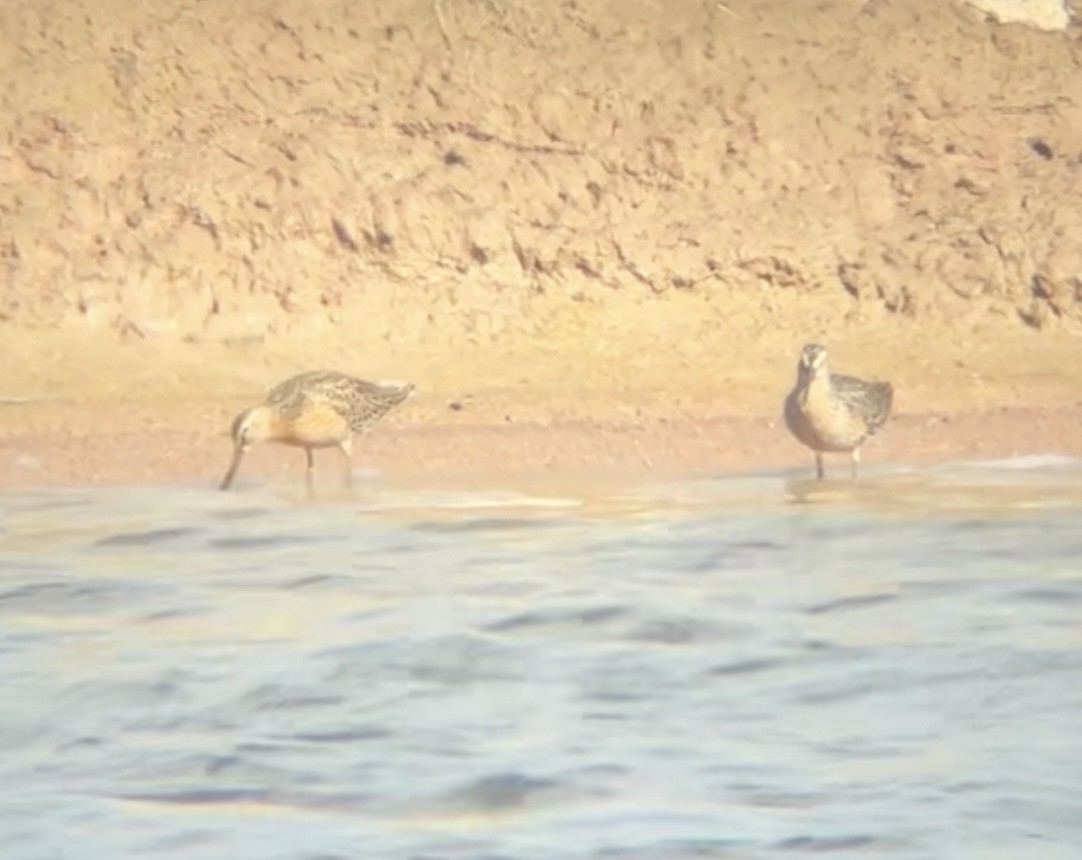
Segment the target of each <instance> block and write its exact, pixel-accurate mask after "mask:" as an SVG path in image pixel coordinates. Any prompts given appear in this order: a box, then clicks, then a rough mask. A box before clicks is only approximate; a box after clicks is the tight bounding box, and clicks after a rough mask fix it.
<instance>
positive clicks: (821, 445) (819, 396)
mask: <svg viewBox="0 0 1082 860" xmlns="http://www.w3.org/2000/svg"><path fill="white" fill-rule="evenodd" d="M893 400H894V388H893V386H892V385H891V384H890V383H889V382H869V381H866V380H864V379H857V378H856V377H855V376H842V375H841V374H837V373H831V372H830V367H829V365H828V364H827V351H826V349H824V348H823V347H821V346H820V345H819V344H817V343H809V344H807V345H806V346H805V347H804V348H803V349H802V350H801V352H800V362H799V363H798V364H797V377H796V385H794V386H793V390H792V391H790V392H789V396H788V397H786V398H785V424H786V426H787V427H788V428H789V432H791V433H792V434H793V435H794V436H795V437H796V438H797V439H798V440H799V441H800V442H801V443H802V444H804V445H806V446H807V447H808V448H810V449H811V450H812V451H814V452H815V474H816V477H817V478H820V479H821V478H822V477H823V454H824V453H827V452H832V453H833V452H842V451H848V452H849V453H850V455H851V456H852V459H853V479H854V480H855V479H856V477H857V464H858V463H859V462H860V446H861V445H862V444H863V443H864V441H865V440H866V439H867V438H868V437H869V436H872V435H874V434H875V432H876V431H877V430H879V428H880V427H882V426H883V425H884V424H886V423H887V419H889V418H890V410H891V405H892V403H893Z"/></svg>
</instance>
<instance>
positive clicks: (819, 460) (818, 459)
mask: <svg viewBox="0 0 1082 860" xmlns="http://www.w3.org/2000/svg"><path fill="white" fill-rule="evenodd" d="M815 477H817V478H818V479H819V480H820V481H821V480H823V455H822V454H820V453H819V452H818V451H816V452H815Z"/></svg>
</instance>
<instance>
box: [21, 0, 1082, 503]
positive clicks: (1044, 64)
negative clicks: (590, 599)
mask: <svg viewBox="0 0 1082 860" xmlns="http://www.w3.org/2000/svg"><path fill="white" fill-rule="evenodd" d="M0 73H2V74H3V80H4V82H5V86H4V88H3V89H2V90H0V349H2V361H0V396H2V397H5V398H9V399H18V398H32V399H35V400H34V402H30V403H15V404H11V403H8V404H6V405H0V481H4V482H11V481H18V482H24V481H25V482H35V481H47V482H56V481H84V480H106V481H107V480H129V479H135V478H148V479H158V478H165V477H168V478H177V479H182V478H184V477H185V476H189V477H191V479H192V480H197V481H198V480H204V479H207V480H210V479H211V478H213V477H216V476H214V475H213V472H214V471H216V470H217V469H218V468H219V466H224V463H222V464H219V462H218V461H219V459H220V458H221V457H222V456H224V451H223V450H222V446H223V445H225V444H226V443H225V440H224V439H223V438H222V437H221V434H222V433H223V432H224V429H225V426H226V425H227V423H228V419H229V417H230V416H231V415H232V414H233V413H234V412H235V411H236V410H237V409H239V408H240V407H242V406H244V405H246V403H248V402H250V401H252V400H253V399H257V398H258V397H259V396H260V395H261V393H262V392H263V390H265V388H266V387H267V386H268V385H270V384H271V383H273V382H274V381H276V380H277V379H279V378H281V377H283V376H285V375H288V374H291V373H293V372H296V371H298V370H303V369H311V368H313V367H335V368H338V369H342V370H349V371H353V372H356V373H358V374H359V375H362V376H369V377H374V378H379V377H392V378H406V379H410V380H412V381H414V382H416V383H417V384H418V385H419V388H420V391H421V393H420V394H419V395H418V397H417V398H415V400H413V401H411V403H410V404H408V405H407V406H406V407H404V408H403V410H402V411H401V412H400V413H399V414H398V415H396V416H395V418H394V420H393V421H392V422H389V423H388V425H387V426H386V427H385V428H383V429H380V430H377V431H376V432H375V433H374V434H373V436H372V437H371V445H370V447H367V448H365V447H363V446H362V447H361V449H360V450H361V451H362V452H365V453H363V454H360V456H359V459H360V460H362V462H363V461H365V460H366V459H371V460H373V461H375V462H379V463H382V464H384V465H387V466H388V467H389V468H397V469H399V470H401V471H404V472H409V471H415V472H417V473H418V474H421V473H432V474H435V473H442V474H445V475H452V474H453V475H465V474H467V473H475V472H477V471H479V470H484V469H486V468H487V469H494V468H495V469H511V470H516V469H527V468H534V467H548V468H557V467H560V466H567V467H569V468H587V467H589V466H591V465H597V466H599V467H605V466H607V465H618V464H623V465H625V466H634V467H638V466H640V465H641V466H644V467H650V466H652V467H654V468H673V469H680V468H688V469H690V468H692V467H694V468H695V469H700V470H701V469H704V468H706V469H709V468H712V467H720V466H723V465H724V466H726V467H737V468H738V467H742V466H743V467H750V466H754V465H756V464H767V463H782V462H792V463H804V462H806V461H805V459H804V458H805V454H804V452H802V451H800V450H799V449H798V448H797V447H796V446H795V444H794V443H793V442H792V441H791V440H789V439H788V438H787V437H786V436H785V433H784V430H783V429H782V428H780V427H779V426H778V424H777V413H778V409H779V406H780V402H781V398H782V397H783V396H784V394H785V391H786V389H787V387H788V386H789V385H790V383H791V378H792V374H793V364H794V361H795V356H796V352H797V350H798V349H799V347H800V345H801V344H802V343H803V342H804V341H806V340H810V339H816V340H820V341H822V342H824V343H826V344H827V345H828V346H830V347H831V349H832V351H833V352H834V354H835V355H836V364H837V366H838V367H839V368H840V369H842V370H845V371H848V372H856V373H861V374H865V375H868V376H876V377H880V378H890V379H892V380H893V381H894V382H895V385H896V388H897V391H898V395H897V405H898V411H899V413H900V417H899V419H898V421H897V422H895V424H894V425H892V429H891V431H890V432H889V433H888V435H887V437H886V438H884V439H883V440H882V441H881V443H880V448H879V450H880V456H882V457H884V458H890V459H896V460H907V459H910V460H928V459H936V458H949V457H952V456H959V455H967V454H980V455H996V454H1008V453H1017V452H1022V451H1026V450H1060V451H1064V452H1068V453H1082V439H1080V438H1079V437H1080V436H1082V409H1080V407H1079V404H1080V403H1082V381H1080V380H1082V206H1080V205H1079V201H1082V144H1080V141H1082V41H1080V38H1079V33H1078V32H1077V30H1075V29H1072V30H1069V31H1068V32H1066V33H1046V32H1039V31H1036V30H1032V29H1029V28H1026V27H1024V26H1021V25H1000V24H996V23H994V22H993V21H991V20H989V19H987V18H986V17H985V16H984V15H982V14H981V13H979V12H977V11H976V10H974V9H972V8H971V7H969V6H967V5H964V4H960V3H953V2H947V0H872V2H867V3H861V2H858V0H844V2H843V0H837V2H832V0H826V2H815V3H813V2H805V0H754V2H752V0H744V2H739V0H729V2H726V3H724V4H721V3H715V2H690V0H669V2H664V3H662V2H645V0H563V2H548V3H541V2H536V0H436V2H434V0H425V2H411V0H363V2H356V3H341V2H334V3H330V2H320V0H304V2H301V0H297V2H258V3H257V2H254V0H238V2H229V3H197V2H175V0H163V2H157V3H139V4H136V3H130V4H114V3H107V2H105V0H57V2H54V3H51V4H42V3H40V2H37V0H9V2H6V3H4V4H2V5H0ZM37 398H47V399H45V400H42V401H41V402H37V400H36V399H37ZM451 404H454V405H455V407H461V408H454V409H452V408H451ZM261 456H263V459H262V461H260V460H259V458H258V457H257V458H255V460H254V461H253V462H254V463H255V465H254V466H253V468H254V469H258V468H261V467H260V462H262V468H264V470H266V469H271V468H274V466H273V464H274V463H278V464H280V465H279V466H278V468H281V469H284V470H285V469H296V468H297V467H298V466H299V462H297V461H299V460H300V459H302V458H299V457H297V455H292V454H289V453H288V452H278V454H275V455H270V454H268V455H261ZM874 456H875V455H874V454H873V453H872V451H871V449H869V452H868V454H867V457H868V459H869V460H871V459H873V458H874ZM295 458H296V461H295ZM283 460H284V461H286V462H284V463H283V462H282V461H283Z"/></svg>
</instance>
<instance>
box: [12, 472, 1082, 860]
mask: <svg viewBox="0 0 1082 860" xmlns="http://www.w3.org/2000/svg"><path fill="white" fill-rule="evenodd" d="M0 515H2V520H0V679H2V680H0V684H2V687H0V689H2V696H0V787H2V789H0V790H2V792H3V801H2V802H0V857H2V858H3V860H31V858H32V860H39V858H41V860H52V858H78V860H97V858H103V860H104V858H108V860H117V858H149V857H154V858H200V860H203V858H214V860H217V858H223V860H224V858H229V860H246V858H253V859H254V858H259V860H268V858H270V859H271V860H273V858H282V859H283V860H287V858H288V860H294V858H297V860H316V858H320V860H331V858H351V860H352V858H417V860H420V858H425V860H444V858H446V860H451V858H469V860H496V858H501V860H512V858H514V860H518V858H522V860H526V858H537V860H555V858H570V860H575V859H576V858H608V859H609V860H623V858H628V860H631V858H634V860H671V859H672V858H712V857H719V858H730V857H731V858H797V857H806V856H808V857H810V856H815V857H819V856H845V857H861V858H867V857H888V858H1021V857H1023V856H1024V857H1027V858H1028V857H1038V858H1060V857H1062V858H1071V860H1077V858H1078V857H1082V468H1080V465H1079V464H1078V463H1074V462H1070V461H1059V460H1056V461H1052V460H1040V461H1029V462H1012V463H994V464H983V465H963V466H957V467H953V468H944V469H939V470H930V471H884V472H879V473H873V474H871V476H870V477H867V478H865V479H864V480H863V481H862V483H861V484H859V485H857V486H851V485H849V484H847V483H834V482H827V483H824V484H822V485H816V484H814V483H813V482H809V481H806V480H804V479H803V478H797V477H793V476H789V475H778V474H772V475H761V476H750V477H739V478H727V479H718V480H713V481H702V482H698V483H691V484H681V485H661V484H654V485H640V486H637V487H607V488H605V489H598V488H590V487H582V488H580V489H577V490H574V491H563V490H561V491H560V492H559V493H556V492H532V493H526V492H511V491H508V492H506V493H501V494H495V493H485V494H481V493H474V494H465V493H459V494H453V493H449V492H446V491H440V492H435V491H427V492H422V491H420V490H417V489H406V488H400V487H399V488H396V487H393V486H389V485H387V484H386V483H384V482H381V481H376V480H374V481H369V482H366V483H365V485H364V487H363V489H362V490H359V491H358V492H357V493H356V495H355V496H354V497H353V498H351V499H343V498H341V497H340V496H339V497H336V498H329V499H317V500H316V501H315V502H314V503H306V502H304V501H301V500H298V499H297V498H295V496H294V490H293V488H286V489H285V490H282V491H271V490H260V489H252V488H248V489H245V490H244V491H242V492H239V493H234V494H223V493H214V492H210V491H204V490H201V489H199V490H196V489H185V488H179V489H178V488H168V487H159V488H140V489H137V490H136V489H114V490H70V491H62V492H61V491H49V492H44V491H41V492H38V491H33V492H31V491H8V492H6V493H2V494H0Z"/></svg>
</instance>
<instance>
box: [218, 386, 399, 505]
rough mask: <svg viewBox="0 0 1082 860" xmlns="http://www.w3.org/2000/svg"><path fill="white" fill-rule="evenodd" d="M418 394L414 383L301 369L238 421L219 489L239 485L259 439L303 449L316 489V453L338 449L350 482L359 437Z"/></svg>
mask: <svg viewBox="0 0 1082 860" xmlns="http://www.w3.org/2000/svg"><path fill="white" fill-rule="evenodd" d="M412 392H413V385H409V384H407V385H399V384H396V383H376V382H366V381H365V380H363V379H357V378H356V377H354V376H348V375H346V374H344V373H338V372H337V371H334V370H316V371H311V372H309V373H301V374H298V375H297V376H293V377H291V378H289V379H287V380H285V381H284V382H280V383H278V384H277V385H276V386H274V388H272V389H271V390H270V391H268V392H267V396H266V399H265V400H264V401H263V402H262V403H261V404H259V405H258V406H253V407H252V408H250V409H245V410H244V411H243V412H241V413H240V414H239V415H238V416H237V417H236V418H234V419H233V426H232V429H231V430H230V435H231V436H232V437H233V461H232V462H231V463H230V464H229V471H227V472H226V473H225V477H224V478H222V483H221V486H220V487H219V489H222V490H227V489H229V487H230V485H231V484H232V483H233V478H234V476H235V475H236V474H237V468H238V467H239V466H240V461H241V459H242V458H243V457H244V454H245V452H246V451H247V450H248V448H249V447H251V445H252V444H253V443H255V442H279V443H281V444H283V445H292V446H293V447H295V448H303V449H304V453H305V456H306V457H307V458H308V473H307V481H308V489H309V491H311V489H312V470H313V467H314V465H315V464H314V461H313V458H312V452H313V451H314V450H315V449H316V448H338V450H340V451H341V452H342V455H343V457H344V459H345V467H346V471H345V484H346V486H347V487H348V486H350V485H351V484H352V480H353V435H354V434H355V433H363V432H365V431H366V430H368V429H369V428H371V427H372V425H374V424H375V423H376V422H377V421H379V420H380V419H381V418H382V417H383V416H384V415H386V414H387V413H388V412H390V411H391V409H393V408H394V407H395V406H397V405H398V404H399V403H401V402H402V401H403V400H405V399H406V398H407V397H409V396H410V394H411V393H412Z"/></svg>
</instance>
